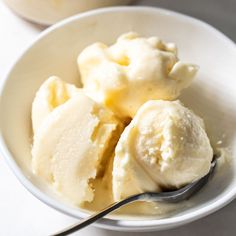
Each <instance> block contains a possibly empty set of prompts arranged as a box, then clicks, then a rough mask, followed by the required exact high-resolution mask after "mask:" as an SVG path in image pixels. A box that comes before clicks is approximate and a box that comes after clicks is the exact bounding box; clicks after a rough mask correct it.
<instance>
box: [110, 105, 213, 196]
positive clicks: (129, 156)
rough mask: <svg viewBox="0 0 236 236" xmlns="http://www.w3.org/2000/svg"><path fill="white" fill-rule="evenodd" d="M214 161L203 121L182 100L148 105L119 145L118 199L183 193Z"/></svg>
mask: <svg viewBox="0 0 236 236" xmlns="http://www.w3.org/2000/svg"><path fill="white" fill-rule="evenodd" d="M212 157H213V151H212V148H211V145H210V142H209V139H208V137H207V134H206V132H205V129H204V124H203V121H202V119H200V118H199V117H198V116H196V115H195V114H194V113H193V112H192V111H190V110H189V109H187V108H186V107H184V106H183V105H182V104H181V103H180V102H179V101H172V102H171V101H162V100H159V101H157V100H156V101H149V102H147V103H145V104H144V105H143V106H142V107H141V108H140V109H139V111H138V112H137V114H136V116H135V117H134V119H133V120H132V121H131V123H130V124H129V125H128V126H127V127H126V128H125V130H124V132H123V133H122V135H121V137H120V139H119V142H118V144H117V146H116V150H115V158H114V164H113V194H114V199H115V200H120V199H123V198H125V197H127V196H128V195H132V194H136V193H139V192H145V191H158V188H159V187H160V188H161V187H164V188H179V187H181V186H183V185H185V184H188V183H190V182H193V181H195V180H197V179H199V178H201V177H203V176H204V175H206V174H207V173H208V171H209V169H210V164H211V160H212Z"/></svg>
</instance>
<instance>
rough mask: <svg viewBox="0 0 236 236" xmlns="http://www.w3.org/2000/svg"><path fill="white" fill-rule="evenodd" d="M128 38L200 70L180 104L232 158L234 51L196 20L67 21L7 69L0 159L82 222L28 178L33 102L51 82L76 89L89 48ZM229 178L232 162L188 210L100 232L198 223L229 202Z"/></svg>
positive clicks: (110, 17)
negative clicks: (133, 34)
mask: <svg viewBox="0 0 236 236" xmlns="http://www.w3.org/2000/svg"><path fill="white" fill-rule="evenodd" d="M128 31H137V32H138V33H139V34H141V35H143V36H153V35H156V36H159V37H160V38H161V39H163V40H165V41H168V42H175V43H176V44H177V46H178V48H179V57H180V58H181V59H183V60H185V61H189V62H193V63H196V64H198V65H199V66H200V71H199V73H198V75H197V78H196V79H195V81H194V83H193V84H192V85H191V87H190V88H188V89H186V90H185V91H184V92H183V94H182V95H181V97H180V100H181V101H182V102H183V103H184V104H185V105H186V106H188V107H189V108H191V109H192V110H194V111H195V112H196V113H197V114H199V115H200V116H202V117H203V118H204V120H205V123H206V127H207V130H208V134H209V136H210V138H211V142H212V144H213V145H214V146H215V145H216V143H217V142H218V141H219V140H222V141H223V144H222V145H223V146H227V147H230V149H231V155H232V157H233V156H236V155H235V154H236V130H235V127H236V80H235V67H236V65H235V62H236V49H235V45H234V44H233V43H232V42H231V41H229V40H228V39H227V38H226V37H225V36H223V35H222V34H221V33H219V32H217V31H216V30H215V29H213V28H211V27H210V26H208V25H206V24H204V23H202V22H200V21H198V20H194V19H192V18H189V17H185V16H183V15H180V14H175V13H173V12H169V11H165V10H160V9H159V10H158V9H151V8H134V7H133V8H131V7H126V8H113V9H103V10H99V11H93V12H91V13H85V14H82V15H81V16H75V17H72V18H70V19H69V20H66V21H63V22H62V23H59V24H58V25H56V26H53V27H52V28H50V29H48V30H47V31H46V32H44V33H43V35H41V36H40V38H39V39H38V40H37V41H36V42H35V43H34V44H33V45H32V46H31V47H30V48H29V49H28V50H27V51H26V52H25V53H24V54H23V55H22V56H21V58H20V59H19V60H18V62H17V63H16V64H15V65H14V66H13V69H12V70H11V72H10V73H9V75H8V78H7V80H6V81H5V83H4V84H3V86H2V95H1V102H0V113H1V117H0V127H1V134H2V145H1V146H2V151H3V153H4V155H5V157H6V158H7V160H8V162H9V163H10V165H11V167H12V168H13V171H14V172H15V173H16V174H17V176H18V178H19V179H20V180H21V181H22V182H23V183H24V185H26V187H27V188H28V189H30V190H31V191H32V192H33V194H35V195H36V196H37V197H39V198H40V199H41V200H43V201H45V202H46V203H47V204H49V205H51V206H53V207H55V208H57V209H59V210H61V211H63V212H65V213H67V214H69V215H72V216H75V217H83V216H84V215H85V214H84V213H83V212H81V211H80V210H79V209H75V208H73V207H71V206H68V205H67V204H65V203H64V202H62V201H61V200H59V199H57V197H56V196H55V195H54V194H53V193H52V192H51V191H50V190H48V189H46V188H45V186H44V185H42V184H41V183H40V182H39V181H38V180H37V179H36V178H35V177H34V176H33V174H32V172H31V169H30V161H31V154H30V150H31V142H32V131H31V120H30V110H31V104H32V100H33V97H34V95H35V92H36V91H37V89H38V88H39V86H40V85H41V84H42V82H43V81H44V80H45V79H47V78H48V77H49V76H51V75H57V76H59V77H61V78H62V79H63V80H65V81H68V82H72V83H75V84H77V85H79V84H80V83H79V74H78V69H77V65H76V58H77V56H78V54H79V52H80V51H81V50H82V49H83V48H84V47H85V46H87V45H89V44H91V43H93V42H95V41H102V42H105V43H108V44H110V43H113V42H114V41H115V39H116V38H117V37H118V36H119V35H120V34H122V33H125V32H128ZM235 175H236V162H235V160H232V162H230V164H227V165H225V166H223V167H222V168H219V169H218V171H217V172H216V174H215V176H214V178H213V179H212V181H210V183H209V184H208V185H207V186H206V187H204V189H203V190H202V191H201V192H200V193H199V194H197V195H196V196H195V197H193V198H192V199H191V200H190V204H188V207H185V208H184V209H181V211H177V212H176V214H173V215H171V216H169V217H168V218H164V219H161V220H153V221H142V222H139V223H138V224H137V223H135V221H125V220H123V221H122V220H121V221H112V220H109V219H104V220H102V221H101V224H102V227H105V228H112V227H113V228H115V227H116V228H120V229H121V228H123V229H124V228H125V229H126V230H132V229H136V230H146V229H162V228H168V227H173V226H174V225H177V224H183V223H185V222H187V221H191V220H193V219H196V218H199V217H201V216H203V215H206V214H208V213H209V212H212V211H214V210H216V209H218V208H219V207H221V206H222V205H224V204H226V203H227V202H228V201H230V200H232V198H233V196H234V195H235V189H236V177H235ZM101 224H100V226H101Z"/></svg>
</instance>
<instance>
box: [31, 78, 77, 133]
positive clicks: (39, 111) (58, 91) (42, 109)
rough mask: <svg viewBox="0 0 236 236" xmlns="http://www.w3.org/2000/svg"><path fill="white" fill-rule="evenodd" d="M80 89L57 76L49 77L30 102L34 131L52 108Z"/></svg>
mask: <svg viewBox="0 0 236 236" xmlns="http://www.w3.org/2000/svg"><path fill="white" fill-rule="evenodd" d="M80 90H81V89H79V88H77V87H75V86H74V85H73V84H69V83H66V82H64V81H63V80H61V79H60V78H59V77H57V76H51V77H49V78H48V79H47V80H46V81H45V82H44V83H43V84H42V85H41V86H40V88H39V90H38V91H37V93H36V96H35V98H34V101H33V104H32V125H33V131H34V133H35V132H36V130H37V129H38V128H39V127H40V125H41V123H42V122H43V120H44V119H45V118H46V117H47V116H48V114H49V113H51V111H52V110H54V109H55V108H56V107H58V106H60V105H61V104H63V103H65V102H66V101H67V100H68V99H70V98H71V97H73V96H75V95H76V94H77V93H78V92H79V91H80Z"/></svg>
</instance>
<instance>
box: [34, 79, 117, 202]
mask: <svg viewBox="0 0 236 236" xmlns="http://www.w3.org/2000/svg"><path fill="white" fill-rule="evenodd" d="M51 82H52V79H50V80H49V81H47V82H46V84H48V83H49V84H50V83H51ZM54 82H55V81H54ZM54 82H53V83H52V84H53V85H54V84H55V83H54ZM60 83H61V82H58V81H57V82H56V85H57V86H55V87H53V88H54V89H52V90H48V87H47V86H44V87H41V88H40V91H39V93H38V94H37V95H36V99H38V97H39V94H44V92H45V93H46V94H47V93H48V92H49V94H48V97H51V96H55V94H56V95H58V96H55V98H56V99H53V102H52V100H50V99H48V100H47V102H48V104H47V106H46V105H45V106H42V107H54V109H53V110H52V111H50V113H47V115H46V116H44V119H43V120H42V121H41V122H40V123H41V124H40V126H37V132H36V133H35V134H34V142H33V147H32V168H33V171H34V173H35V174H36V175H38V176H39V177H40V178H41V179H43V180H44V181H46V182H47V183H48V184H49V185H52V186H53V187H55V189H56V190H57V191H58V192H60V193H61V194H62V195H63V196H64V197H65V198H67V199H68V200H69V201H70V202H71V203H73V204H75V205H80V204H81V203H83V202H85V201H92V200H93V197H94V190H93V186H92V184H91V181H92V180H93V179H95V178H96V177H97V175H101V172H103V171H104V170H103V166H106V162H107V161H108V159H109V158H110V157H111V156H112V153H113V149H114V145H115V144H116V142H117V140H118V138H119V135H120V133H121V131H122V124H121V123H120V121H119V120H118V119H117V118H116V117H115V116H114V115H113V114H112V112H110V111H108V110H107V109H105V108H104V107H102V106H101V105H98V104H97V103H96V102H94V101H93V100H92V99H91V98H89V97H87V96H86V95H85V94H84V93H83V92H82V91H81V90H78V89H75V90H76V94H73V96H71V98H69V99H67V98H68V97H69V96H70V94H69V93H68V91H69V89H70V85H68V84H64V85H65V86H63V87H61V85H62V84H60ZM59 84H60V85H59ZM44 85H45V84H44ZM62 88H63V89H62ZM43 89H45V91H43ZM57 89H59V91H57ZM72 90H74V88H72ZM64 92H65V93H64ZM73 92H74V91H73ZM68 94H69V95H68ZM65 100H67V101H65ZM36 102H37V101H34V104H35V107H40V109H39V110H38V111H35V114H37V112H40V111H41V110H42V109H41V106H40V105H38V106H36V105H37V104H36ZM44 102H46V100H45V101H44ZM45 110H46V109H45ZM33 122H34V117H33Z"/></svg>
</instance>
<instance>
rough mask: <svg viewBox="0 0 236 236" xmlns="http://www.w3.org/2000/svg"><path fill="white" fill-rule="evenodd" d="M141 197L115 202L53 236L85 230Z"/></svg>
mask: <svg viewBox="0 0 236 236" xmlns="http://www.w3.org/2000/svg"><path fill="white" fill-rule="evenodd" d="M141 196H142V194H136V195H133V196H131V197H128V198H126V199H124V200H122V201H120V202H115V203H113V204H111V205H109V206H108V207H106V208H104V209H103V210H102V211H100V212H98V213H95V214H93V215H91V216H90V217H88V218H85V219H83V220H81V221H80V222H79V223H76V224H74V225H71V226H69V227H67V228H65V229H63V230H62V231H59V232H57V233H55V234H52V235H51V236H65V235H68V234H72V233H74V232H75V231H77V230H80V229H82V228H84V227H85V226H87V225H90V224H92V223H93V222H95V221H97V220H99V219H101V218H102V217H104V216H105V215H107V214H109V213H110V212H112V211H114V210H116V209H118V208H120V207H121V206H124V205H126V204H128V203H130V202H134V201H137V200H140V197H141Z"/></svg>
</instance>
